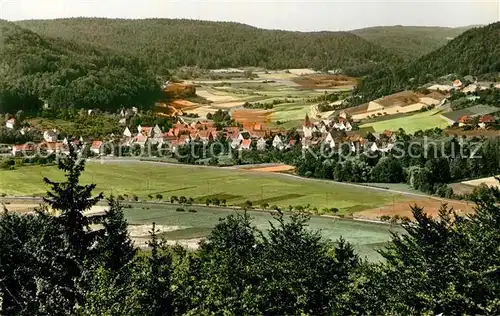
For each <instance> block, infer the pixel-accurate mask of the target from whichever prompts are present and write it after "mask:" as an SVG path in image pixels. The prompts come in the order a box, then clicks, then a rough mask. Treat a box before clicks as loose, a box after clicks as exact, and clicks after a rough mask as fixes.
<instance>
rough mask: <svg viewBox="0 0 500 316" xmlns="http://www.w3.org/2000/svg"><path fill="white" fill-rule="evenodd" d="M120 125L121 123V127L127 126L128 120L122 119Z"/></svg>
mask: <svg viewBox="0 0 500 316" xmlns="http://www.w3.org/2000/svg"><path fill="white" fill-rule="evenodd" d="M118 123H119V124H120V125H126V124H127V119H126V118H121V119H120V120H119V121H118Z"/></svg>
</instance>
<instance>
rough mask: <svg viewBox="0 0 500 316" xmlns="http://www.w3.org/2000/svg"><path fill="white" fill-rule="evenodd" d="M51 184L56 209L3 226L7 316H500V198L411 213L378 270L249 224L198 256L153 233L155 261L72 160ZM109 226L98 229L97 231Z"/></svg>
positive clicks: (229, 221) (339, 246) (296, 235)
mask: <svg viewBox="0 0 500 316" xmlns="http://www.w3.org/2000/svg"><path fill="white" fill-rule="evenodd" d="M58 164H59V168H60V169H61V170H62V171H64V172H65V174H66V179H65V180H64V181H63V182H54V181H52V180H50V179H45V182H46V183H47V184H48V185H49V187H50V191H49V192H48V193H47V197H46V198H45V201H46V202H47V204H48V206H50V208H51V210H52V211H56V212H57V213H58V216H54V215H51V214H50V213H49V212H48V210H47V209H39V210H38V211H37V213H36V214H24V215H20V214H18V213H10V212H4V213H3V214H2V215H0V241H1V242H0V248H1V251H0V279H1V280H2V282H0V295H1V298H2V300H1V308H2V314H6V315H14V314H15V315H220V314H223V315H367V314H371V315H387V314H391V315H435V314H438V313H446V314H450V315H466V314H469V315H470V314H482V315H495V314H498V313H499V312H500V304H499V302H498V297H499V295H500V279H499V278H498V277H497V274H498V266H499V258H500V252H499V249H500V238H499V237H498V236H499V234H498V224H497V223H498V222H499V221H500V218H499V216H500V215H499V214H500V209H499V206H498V202H499V201H500V192H499V190H498V189H487V190H485V191H483V194H482V195H481V196H478V198H477V200H476V203H477V209H476V213H475V214H472V215H468V216H460V215H456V214H454V212H453V211H452V210H451V209H448V208H447V207H446V206H443V208H442V209H441V211H440V213H439V217H438V218H431V217H429V216H427V215H426V214H425V213H424V212H423V210H422V209H421V208H419V207H418V206H414V207H412V212H413V215H414V221H413V222H411V223H409V222H407V223H404V224H403V228H404V230H405V232H404V233H402V234H401V233H394V235H393V237H392V240H391V242H390V243H389V244H388V246H387V247H386V248H385V249H383V250H380V253H381V255H382V256H383V258H384V260H383V261H381V262H378V263H374V262H368V261H366V260H364V259H363V258H360V257H359V256H358V255H357V254H356V253H355V251H354V250H353V247H352V245H350V244H349V243H348V242H346V241H345V240H344V239H342V238H341V239H339V240H337V241H335V242H332V241H329V240H326V239H324V238H323V237H322V236H321V235H320V233H319V232H317V231H312V230H310V229H309V228H308V225H307V222H308V217H307V216H305V215H301V214H300V213H295V214H292V215H289V216H285V215H284V214H283V213H282V212H281V211H277V212H275V213H274V221H273V222H271V228H270V229H269V231H267V232H266V233H265V234H264V233H263V232H262V231H260V230H259V229H258V228H257V227H256V226H255V224H254V223H253V221H252V219H251V218H250V216H249V215H248V214H247V213H243V214H240V215H230V216H229V217H227V218H224V219H221V220H220V222H219V224H217V225H216V227H215V228H214V229H213V231H212V232H211V233H210V235H209V236H208V237H207V238H206V239H205V240H203V241H202V242H201V243H200V246H199V249H198V250H196V251H190V250H187V249H185V248H183V247H181V246H168V245H167V244H166V243H165V240H164V239H162V237H161V235H160V233H159V230H157V229H156V226H155V224H154V223H153V226H152V230H151V232H150V240H149V242H148V251H144V250H139V249H137V248H136V247H135V246H134V244H133V242H132V241H131V239H130V237H129V235H128V231H127V222H126V220H125V219H124V215H123V211H122V207H121V205H120V203H119V202H118V201H117V200H115V199H114V198H109V200H108V203H109V210H107V211H106V212H105V213H104V214H103V215H84V211H86V210H89V209H90V208H91V207H92V206H93V205H95V204H96V203H98V202H99V201H101V200H102V198H103V196H102V194H97V195H95V194H93V191H94V190H95V184H90V185H81V184H80V183H79V177H80V175H81V173H82V172H84V162H83V161H79V160H78V157H77V155H76V153H75V151H74V150H71V152H70V155H69V156H68V157H67V158H66V159H61V160H59V162H58ZM96 224H99V226H94V227H93V228H90V226H91V225H96Z"/></svg>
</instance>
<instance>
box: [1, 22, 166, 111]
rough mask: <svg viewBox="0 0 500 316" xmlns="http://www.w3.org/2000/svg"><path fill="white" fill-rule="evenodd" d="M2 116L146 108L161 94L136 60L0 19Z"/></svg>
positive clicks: (151, 76) (150, 75)
mask: <svg viewBox="0 0 500 316" xmlns="http://www.w3.org/2000/svg"><path fill="white" fill-rule="evenodd" d="M0 34H2V39H1V41H0V74H1V76H0V113H7V112H9V113H15V112H16V111H17V110H20V109H22V110H24V111H28V112H33V111H37V110H38V109H39V108H40V106H41V100H44V101H47V102H48V103H49V104H50V105H51V106H52V107H67V106H70V105H73V106H74V107H75V108H100V109H103V110H114V109H118V108H119V107H121V106H122V105H125V106H132V105H136V106H148V105H150V104H151V103H152V102H153V101H154V100H155V98H156V96H157V94H158V93H159V92H160V88H159V85H158V83H157V82H156V80H155V77H154V76H153V75H152V74H150V73H148V70H147V69H148V68H147V66H146V64H145V63H144V62H142V61H140V60H139V59H137V58H134V57H129V56H125V55H119V54H116V53H114V52H111V51H110V50H109V49H100V48H95V47H93V46H91V45H87V44H83V43H77V42H70V41H65V40H61V39H53V38H48V37H44V36H40V35H38V34H35V33H34V32H32V31H29V30H26V29H22V28H21V27H19V26H17V25H15V24H13V23H10V22H6V21H0Z"/></svg>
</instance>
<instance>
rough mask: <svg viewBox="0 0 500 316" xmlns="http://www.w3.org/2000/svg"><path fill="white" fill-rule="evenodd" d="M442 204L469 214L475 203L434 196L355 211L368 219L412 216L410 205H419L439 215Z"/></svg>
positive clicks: (460, 212) (434, 215)
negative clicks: (437, 198)
mask: <svg viewBox="0 0 500 316" xmlns="http://www.w3.org/2000/svg"><path fill="white" fill-rule="evenodd" d="M441 204H447V205H448V207H452V208H453V209H454V210H455V211H456V212H457V213H458V214H467V213H472V212H473V211H474V206H475V205H474V204H473V203H472V202H464V201H454V200H442V201H439V200H436V199H432V198H418V199H414V200H411V199H409V200H406V201H404V202H401V201H399V202H395V203H394V204H393V205H385V206H381V207H377V208H374V209H370V210H365V211H361V212H357V213H354V216H356V217H357V218H366V219H379V218H380V217H381V216H383V215H388V216H394V215H395V214H397V215H399V216H400V217H403V216H406V217H408V218H412V216H413V215H412V213H411V208H410V206H414V205H418V206H419V207H422V208H423V209H424V211H425V213H427V214H429V215H430V216H433V217H436V216H438V214H439V213H438V211H439V208H440V206H441Z"/></svg>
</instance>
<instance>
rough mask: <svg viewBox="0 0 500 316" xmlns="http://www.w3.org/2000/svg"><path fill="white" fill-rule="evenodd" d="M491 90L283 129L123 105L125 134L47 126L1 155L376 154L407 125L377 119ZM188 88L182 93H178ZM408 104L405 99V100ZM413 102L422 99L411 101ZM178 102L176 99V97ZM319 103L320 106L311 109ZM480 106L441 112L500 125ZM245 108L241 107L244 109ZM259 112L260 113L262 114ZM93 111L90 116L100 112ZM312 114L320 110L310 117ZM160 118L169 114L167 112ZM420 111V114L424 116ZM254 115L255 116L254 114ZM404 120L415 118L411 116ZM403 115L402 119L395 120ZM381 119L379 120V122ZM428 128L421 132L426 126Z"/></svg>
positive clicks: (460, 87) (470, 126)
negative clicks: (71, 148)
mask: <svg viewBox="0 0 500 316" xmlns="http://www.w3.org/2000/svg"><path fill="white" fill-rule="evenodd" d="M164 88H165V91H174V94H175V95H176V96H178V95H179V94H182V93H184V92H185V91H188V94H189V95H193V94H196V89H195V88H194V86H192V85H183V84H178V83H170V84H169V83H167V84H166V85H165V87H164ZM486 89H497V87H491V84H488V83H484V84H479V83H474V84H470V85H464V84H463V83H462V82H461V81H460V80H455V81H454V82H453V85H447V86H446V85H436V84H435V85H432V86H429V87H427V88H426V91H427V92H426V94H421V97H419V98H415V96H414V94H409V93H408V92H401V93H396V94H394V95H391V96H387V97H385V98H382V99H380V100H374V101H371V102H369V103H367V104H365V105H361V106H357V107H351V108H347V109H344V110H333V111H330V112H324V113H317V112H313V111H310V113H306V114H305V117H303V119H302V123H301V124H297V125H299V126H297V127H292V128H288V129H285V128H284V127H280V126H279V125H278V126H277V125H276V124H270V122H268V121H260V120H258V119H256V120H252V119H251V118H252V116H248V115H246V116H242V117H239V116H237V113H239V112H238V111H230V110H222V109H219V110H218V111H222V112H221V113H226V115H230V113H232V114H234V115H235V117H236V119H235V120H232V122H230V124H226V125H225V126H219V125H217V124H216V122H215V121H214V120H210V119H206V118H212V115H213V113H208V114H206V115H205V117H206V118H199V119H197V118H194V119H193V118H192V117H190V116H187V117H186V116H185V115H186V113H184V112H183V111H181V110H177V112H174V113H173V115H174V116H173V117H176V121H177V122H176V123H174V124H173V126H172V127H171V128H169V129H167V130H163V129H162V128H161V127H160V126H158V125H154V126H141V125H140V124H139V125H137V126H131V125H130V124H128V126H127V123H128V122H127V120H128V118H129V117H130V115H129V114H130V113H132V114H134V115H140V113H138V112H139V111H138V109H137V108H132V109H122V110H121V111H120V112H119V113H118V114H117V115H118V116H119V125H120V126H124V127H122V132H121V134H110V135H107V136H106V137H102V138H86V139H84V138H83V137H81V136H78V135H77V136H67V135H63V136H61V133H60V132H59V131H58V130H57V129H55V128H54V129H47V130H39V131H36V132H38V133H39V134H41V135H42V136H43V140H42V141H41V142H27V143H25V144H17V145H4V146H3V147H2V154H3V155H4V156H5V155H8V154H10V155H11V156H14V157H15V156H20V155H29V154H35V153H36V154H48V155H50V154H59V153H67V152H68V144H70V143H72V144H75V145H81V146H79V148H80V150H82V151H86V152H87V154H88V155H89V156H94V157H95V156H106V155H111V156H112V155H124V153H125V155H127V154H131V153H135V152H138V153H139V154H145V153H146V154H147V153H151V151H150V150H149V151H147V150H144V149H145V148H151V147H155V148H162V149H167V151H168V152H169V153H171V154H174V153H175V152H177V151H178V149H179V148H180V147H182V146H187V145H189V144H195V143H203V144H205V145H207V144H209V143H212V142H214V141H224V142H226V143H229V147H230V148H231V149H232V150H235V151H251V150H257V151H265V150H267V149H271V148H273V149H276V150H287V149H290V148H292V147H293V148H295V147H300V148H301V149H303V150H306V149H308V148H311V147H315V146H323V147H328V148H330V149H335V150H340V149H341V148H340V147H341V146H344V147H345V146H347V147H348V148H349V150H350V151H351V152H361V151H367V150H368V151H372V152H376V151H379V152H389V151H390V150H391V149H392V148H393V146H394V142H395V141H396V137H395V132H398V131H400V129H402V130H405V127H406V126H404V125H402V126H398V128H387V129H385V130H383V131H380V130H379V129H377V130H376V129H375V128H374V126H370V123H366V122H370V121H373V120H374V119H375V120H380V122H381V123H384V122H385V121H390V119H389V120H385V117H392V116H394V117H398V116H401V115H405V113H409V114H411V113H419V112H422V111H442V110H443V109H445V108H446V107H449V104H450V102H449V99H450V96H451V95H452V94H451V91H460V92H462V93H464V94H467V95H468V97H467V100H475V98H479V97H474V96H471V94H472V93H473V92H475V91H482V90H486ZM179 91H181V92H182V93H179ZM405 102H406V103H405ZM411 102H416V103H414V104H410V105H408V104H409V103H411ZM174 104H175V102H174ZM341 104H342V102H339V101H337V102H332V103H330V104H329V105H328V107H330V108H335V107H337V106H339V105H341ZM312 108H313V109H314V108H317V106H316V105H315V106H313V107H312ZM474 108H478V109H479V110H478V111H476V112H472V111H470V110H469V109H464V110H458V111H451V112H450V111H449V110H450V109H448V111H447V112H446V111H445V112H446V113H440V112H436V113H437V114H438V116H439V117H441V118H440V119H441V120H443V121H446V122H447V125H448V128H449V129H450V130H453V131H454V132H459V130H458V129H460V130H462V131H467V130H474V129H477V130H486V129H492V128H493V129H495V130H496V129H497V128H496V127H497V119H496V118H495V116H494V113H495V112H498V108H496V107H491V106H489V107H486V106H482V105H478V106H475V107H472V109H474ZM244 111H246V112H252V111H253V110H244ZM240 112H241V111H240ZM256 112H258V111H256ZM93 113H94V112H93V111H92V110H89V111H88V113H87V115H94V114H93ZM309 114H312V115H314V114H316V115H315V116H312V117H310V116H309ZM159 115H164V114H162V113H160V114H159ZM417 115H418V114H417ZM249 117H250V118H249ZM403 119H408V120H411V119H412V116H409V117H404V118H403ZM395 120H397V119H395ZM377 122H378V121H376V123H374V124H378V123H377ZM5 129H7V130H10V131H13V132H18V133H20V134H21V135H24V134H25V133H26V132H28V131H30V130H31V132H33V131H32V129H31V128H29V127H23V126H21V125H20V124H19V122H17V121H16V118H10V119H8V120H6V121H5ZM425 129H426V128H425V125H424V126H422V127H421V130H425ZM110 148H120V151H119V152H118V151H115V150H110Z"/></svg>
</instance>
